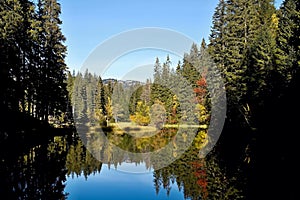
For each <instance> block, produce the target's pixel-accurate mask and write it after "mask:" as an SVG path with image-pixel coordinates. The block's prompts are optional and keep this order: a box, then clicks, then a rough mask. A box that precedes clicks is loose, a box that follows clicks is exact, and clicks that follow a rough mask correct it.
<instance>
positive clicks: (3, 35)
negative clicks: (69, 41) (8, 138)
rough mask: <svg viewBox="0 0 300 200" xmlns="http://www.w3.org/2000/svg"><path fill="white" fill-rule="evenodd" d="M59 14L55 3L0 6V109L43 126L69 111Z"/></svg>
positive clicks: (9, 1) (8, 0) (14, 0)
mask: <svg viewBox="0 0 300 200" xmlns="http://www.w3.org/2000/svg"><path fill="white" fill-rule="evenodd" d="M60 12H61V8H60V4H59V3H57V1H50V0H41V1H39V2H38V4H34V3H33V2H31V1H28V0H24V1H23V0H22V1H21V0H5V1H1V3H0V18H1V21H0V27H1V31H0V48H1V51H0V52H1V53H0V62H1V68H2V70H1V72H0V79H1V80H2V81H3V82H4V84H3V85H1V87H0V93H1V97H0V98H1V99H0V103H1V104H2V105H3V106H5V107H8V108H9V109H11V110H14V111H20V112H24V113H27V114H29V115H31V116H33V117H35V118H37V119H42V120H45V121H48V116H49V115H52V116H54V117H58V116H60V115H61V113H62V112H68V109H69V107H68V93H67V88H66V73H65V72H66V65H65V63H64V58H65V55H66V47H65V46H64V44H63V43H64V41H65V37H64V36H63V34H62V32H61V28H60V25H61V23H62V22H61V20H60V18H59V15H60ZM49 97H51V101H49V99H50V98H49Z"/></svg>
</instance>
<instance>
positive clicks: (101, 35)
mask: <svg viewBox="0 0 300 200" xmlns="http://www.w3.org/2000/svg"><path fill="white" fill-rule="evenodd" d="M281 1H282V0H277V4H276V6H278V5H279V4H280V3H281ZM59 2H60V3H61V6H62V14H61V19H62V21H63V25H62V31H63V34H64V35H65V36H66V38H67V41H66V45H67V47H68V55H67V58H66V64H67V66H68V67H69V69H70V70H73V69H75V70H79V69H80V68H81V67H82V65H83V63H84V62H85V60H86V58H87V57H88V56H89V54H90V53H91V52H92V51H93V50H94V49H95V48H96V47H97V46H98V45H99V44H101V43H102V42H103V41H105V40H106V39H108V38H110V37H112V36H113V35H116V34H119V33H121V32H124V31H128V30H131V29H136V28H144V27H160V28H167V29H172V30H175V31H178V32H180V33H182V34H184V35H186V36H188V37H190V38H191V39H192V40H193V41H195V42H196V43H198V44H199V43H200V41H201V40H202V38H205V39H207V38H208V35H209V33H210V27H211V21H212V16H213V13H214V10H215V7H216V6H217V4H218V0H181V1H179V0H178V1H177V0H175V1H174V0H151V1H150V0H149V1H146V0H109V1H106V0H105V1H104V0H85V1H83V0H59ZM147 52H148V54H147V56H145V53H141V52H140V53H138V55H131V56H129V57H127V58H126V59H120V60H119V61H118V62H119V63H115V68H116V69H117V67H116V66H119V65H128V67H129V68H130V67H131V68H132V67H133V66H134V65H144V64H149V62H151V63H154V61H155V57H156V56H155V52H153V51H147ZM166 54H167V53H164V54H159V53H158V55H157V56H158V57H162V56H163V55H166ZM133 58H134V59H135V61H130V60H132V59H133ZM161 59H164V58H161ZM171 59H174V60H175V61H174V62H173V64H177V60H176V59H178V58H175V57H174V56H173V57H172V55H171ZM121 62H122V63H121ZM130 62H132V63H130ZM129 65H130V66H129ZM117 71H118V70H113V71H112V70H111V72H110V73H109V74H108V76H113V73H117ZM116 76H118V75H116Z"/></svg>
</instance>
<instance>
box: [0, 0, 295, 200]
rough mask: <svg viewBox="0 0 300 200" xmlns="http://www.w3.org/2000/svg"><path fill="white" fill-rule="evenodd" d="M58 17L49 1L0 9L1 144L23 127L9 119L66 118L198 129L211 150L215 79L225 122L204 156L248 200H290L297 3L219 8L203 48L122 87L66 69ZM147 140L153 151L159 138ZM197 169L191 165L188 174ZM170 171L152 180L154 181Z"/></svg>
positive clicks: (259, 0) (241, 1)
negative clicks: (212, 157)
mask: <svg viewBox="0 0 300 200" xmlns="http://www.w3.org/2000/svg"><path fill="white" fill-rule="evenodd" d="M60 12H61V8H60V4H59V3H58V2H57V1H56V0H38V1H37V2H36V3H34V2H32V1H29V0H5V1H1V2H0V27H1V29H0V63H1V70H0V80H1V83H2V84H1V85H0V109H1V114H2V116H4V118H5V119H4V122H2V123H1V124H3V125H1V127H0V143H1V142H2V141H4V140H5V138H7V137H9V136H10V134H18V133H20V132H22V131H20V130H21V129H22V128H23V127H20V128H18V129H17V130H18V131H17V133H15V131H16V128H15V127H14V129H13V131H11V127H10V126H9V127H8V126H6V125H10V124H12V121H16V120H17V121H18V122H20V125H21V124H24V126H25V125H27V126H28V122H31V123H29V124H32V126H37V125H34V124H39V123H43V124H51V120H52V119H56V120H58V121H60V122H61V123H66V122H68V123H70V124H72V123H73V119H72V118H74V121H75V124H76V123H78V124H77V125H80V124H83V125H87V124H88V125H90V126H100V127H109V126H110V125H111V126H113V125H114V124H116V123H118V122H131V123H134V124H137V125H139V126H148V125H153V126H154V127H156V128H157V129H162V128H163V127H166V126H168V125H169V126H171V127H172V125H177V124H186V125H198V126H199V127H198V128H199V129H198V130H197V131H196V133H192V134H195V135H194V137H195V141H194V144H195V145H196V149H201V148H204V147H205V146H207V145H209V144H211V143H213V142H214V141H211V140H210V139H212V138H210V137H209V135H208V134H207V129H208V127H209V125H210V118H211V109H212V105H213V103H214V101H218V100H220V99H218V96H217V97H216V94H218V93H216V92H212V90H211V88H218V87H221V86H220V85H218V83H215V82H213V81H211V80H213V78H212V77H215V76H217V75H218V74H215V73H218V72H220V74H221V76H222V78H223V80H224V84H225V90H226V98H227V114H226V121H225V125H224V128H223V131H222V134H221V137H220V138H219V140H218V143H217V145H216V146H215V148H214V149H213V153H215V154H216V155H217V158H218V159H219V161H220V162H221V163H222V165H224V166H225V168H226V169H227V170H226V173H228V174H229V176H230V177H240V176H243V178H242V180H243V181H245V184H244V187H245V189H244V191H245V192H244V195H245V196H246V197H247V198H248V199H266V198H268V199H270V198H273V197H274V198H276V199H278V198H280V199H296V191H297V190H296V186H295V185H293V184H292V182H293V179H295V178H296V177H295V176H296V175H297V174H299V173H298V172H297V171H296V169H297V166H296V164H295V162H294V161H295V160H296V158H297V155H296V149H295V147H296V145H297V143H296V141H297V140H296V139H295V137H296V130H297V113H298V111H299V110H300V109H299V98H298V97H297V91H299V87H300V85H299V84H300V82H299V76H300V75H299V73H300V72H299V65H300V36H299V33H300V27H299V24H300V2H299V1H298V0H285V1H283V3H282V5H281V6H280V8H279V9H276V8H275V6H274V1H272V0H248V1H246V0H220V1H219V3H218V5H217V7H216V9H215V12H214V15H213V18H212V27H211V33H210V36H209V41H205V40H203V41H202V43H201V44H200V45H198V44H193V45H192V47H191V50H190V52H187V53H186V54H185V55H183V60H182V61H179V62H178V64H177V66H176V67H175V68H174V67H171V63H172V61H171V60H170V57H169V56H168V55H166V60H165V61H161V60H159V59H158V58H157V59H156V60H155V61H154V65H153V80H145V82H132V83H131V84H125V83H124V82H121V81H119V80H113V79H112V80H103V79H102V77H101V76H99V75H96V74H91V73H90V72H89V71H88V70H86V71H85V72H84V73H81V72H78V73H77V74H75V73H71V72H69V71H68V68H67V66H66V64H65V61H64V59H65V56H66V53H67V48H66V46H65V45H64V41H65V39H66V38H65V37H64V35H63V34H62V31H61V28H60V25H61V24H62V21H61V20H60V17H59V15H60ZM211 84H212V85H213V86H211ZM212 93H214V97H213V96H212V95H213V94H212ZM215 98H217V99H215ZM220 98H221V97H220ZM220 109H223V108H220ZM72 112H73V115H71V113H72ZM22 120H23V121H26V122H22ZM162 132H163V131H162ZM112 137H113V136H112ZM163 137H166V136H163ZM154 139H156V140H154ZM154 139H153V138H151V140H150V141H151V142H154V143H155V142H157V143H159V140H161V137H158V138H155V137H154ZM161 141H163V140H161ZM135 142H138V141H135ZM148 142H149V141H148ZM154 143H152V144H148V145H150V148H155V145H154V146H153V144H154ZM155 144H156V143H155ZM120 145H122V144H121V143H120ZM151 145H152V146H151ZM144 147H145V146H140V148H139V149H138V151H139V152H142V151H145V150H147V148H144ZM124 148H125V147H124ZM132 148H133V149H134V148H135V147H132ZM156 148H157V146H156ZM181 159H184V156H183V157H182V158H181ZM178 162H180V160H179V161H178ZM202 165H203V163H196V161H195V164H194V165H193V167H194V168H201V166H202ZM174 167H176V163H173V164H172V165H170V166H168V169H167V168H164V169H161V170H160V171H157V172H156V173H155V176H157V177H158V178H157V179H161V176H162V174H163V173H168V170H172V169H173V168H174ZM165 176H166V175H165ZM162 182H166V180H163V181H162ZM181 183H184V180H182V181H181ZM266 185H268V186H266ZM165 187H167V184H165ZM269 188H271V189H269ZM202 192H203V191H202ZM204 193H205V192H204ZM205 195H208V196H209V194H205ZM187 196H188V195H187ZM211 198H215V197H211ZM224 198H225V197H224Z"/></svg>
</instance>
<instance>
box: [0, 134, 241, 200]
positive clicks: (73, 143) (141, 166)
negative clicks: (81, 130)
mask: <svg viewBox="0 0 300 200" xmlns="http://www.w3.org/2000/svg"><path fill="white" fill-rule="evenodd" d="M120 137H121V139H120V138H119V139H117V141H119V143H118V144H119V145H121V146H122V145H123V147H124V145H125V146H126V145H127V146H130V145H132V144H131V143H132V141H131V140H129V139H128V138H126V137H125V136H120ZM120 141H121V142H120ZM173 141H174V140H173ZM97 144H98V145H107V144H103V143H101V142H100V143H99V141H98V143H97ZM136 144H137V142H136V141H135V145H136ZM145 144H146V143H145V142H144V143H143V145H144V146H142V147H139V148H140V151H143V149H144V148H147V149H151V147H150V146H149V145H148V146H147V145H145ZM94 145H95V144H94ZM156 145H157V144H156ZM174 145H175V144H174ZM128 148H129V147H128ZM130 148H132V146H131V147H130ZM101 149H102V148H101ZM137 149H138V147H137ZM197 152H198V151H197V148H196V147H195V146H191V148H190V149H188V151H186V152H185V153H184V154H183V155H181V156H180V157H178V159H177V160H175V161H174V162H172V163H171V164H170V165H168V166H166V167H164V168H161V169H158V170H153V166H152V164H151V158H146V159H145V158H141V159H140V160H136V159H135V160H134V161H132V160H130V158H128V157H126V156H125V155H124V157H123V158H122V157H120V156H119V157H118V158H115V157H116V156H114V154H113V153H112V152H109V151H108V150H107V148H103V152H100V153H101V154H103V155H105V156H106V158H108V159H107V160H106V161H105V162H100V161H98V160H97V159H95V157H94V156H93V155H92V154H91V153H90V152H89V151H88V150H87V149H86V148H85V145H83V142H82V140H81V139H80V138H79V137H78V136H76V135H75V136H55V137H47V138H46V137H45V138H39V139H36V137H28V138H27V137H25V138H23V139H7V140H5V141H4V140H2V141H1V153H0V161H1V165H0V169H1V171H0V194H1V196H3V195H7V196H8V197H9V198H8V199H54V200H55V199H71V200H75V199H76V200H78V199H91V200H92V199H154V200H155V199H170V200H177V199H178V200H183V199H225V198H228V197H231V198H229V199H238V198H239V197H240V194H241V193H240V190H238V189H237V188H236V186H235V185H236V183H235V181H234V179H231V178H230V177H227V176H226V174H225V172H224V170H222V169H221V168H220V167H219V165H218V162H217V161H216V159H215V158H214V156H210V157H207V158H206V159H205V160H204V159H200V158H199V157H198V154H197ZM106 154H107V155H106ZM173 155H174V156H176V154H174V152H173ZM128 171H131V172H132V171H135V172H137V173H129V172H128ZM141 172H142V173H141Z"/></svg>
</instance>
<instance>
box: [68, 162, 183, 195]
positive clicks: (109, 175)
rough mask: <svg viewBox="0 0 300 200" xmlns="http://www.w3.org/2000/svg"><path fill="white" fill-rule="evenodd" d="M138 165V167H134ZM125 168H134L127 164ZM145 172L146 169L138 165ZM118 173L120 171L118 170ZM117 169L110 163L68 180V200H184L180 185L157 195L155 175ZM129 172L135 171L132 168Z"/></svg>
mask: <svg viewBox="0 0 300 200" xmlns="http://www.w3.org/2000/svg"><path fill="white" fill-rule="evenodd" d="M134 165H135V164H134ZM126 167H133V166H130V165H129V164H127V165H126V166H125V168H126ZM137 168H140V169H142V170H145V166H142V165H140V166H137ZM118 170H119V169H118ZM118 170H115V169H114V166H113V165H111V169H110V170H109V169H108V166H107V164H103V165H102V169H101V172H100V173H96V174H95V175H90V176H88V178H87V180H85V178H84V176H83V175H81V176H80V177H76V176H74V178H72V177H67V182H66V188H65V192H67V193H69V195H68V199H69V200H74V199H76V200H79V199H80V200H81V199H84V200H96V199H97V200H99V199H103V200H110V199H113V200H114V199H141V200H142V199H143V200H147V199H161V200H163V199H169V200H183V199H184V196H183V191H181V192H180V191H179V190H178V187H177V183H176V182H175V183H174V184H173V185H171V187H172V189H171V192H170V195H169V196H167V191H166V190H164V189H163V188H162V187H161V188H160V191H159V193H158V195H156V192H155V186H154V182H153V174H152V173H150V172H149V173H143V174H141V173H140V174H138V173H137V174H133V173H125V172H122V171H118ZM130 171H133V170H132V169H131V170H130Z"/></svg>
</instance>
